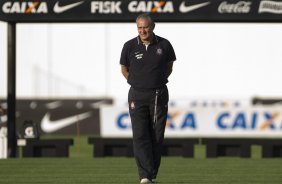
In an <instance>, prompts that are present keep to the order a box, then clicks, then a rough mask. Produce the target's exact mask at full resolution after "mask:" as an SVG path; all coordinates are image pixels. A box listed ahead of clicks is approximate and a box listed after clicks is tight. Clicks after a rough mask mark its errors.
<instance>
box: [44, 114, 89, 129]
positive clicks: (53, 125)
mask: <svg viewBox="0 0 282 184" xmlns="http://www.w3.org/2000/svg"><path fill="white" fill-rule="evenodd" d="M91 115H92V112H85V113H81V114H77V115H74V116H70V117H67V118H63V119H59V120H56V121H51V120H50V113H49V112H47V113H46V114H45V116H44V117H43V118H42V120H41V129H42V130H43V131H44V132H46V133H52V132H55V131H57V130H60V129H62V128H64V127H67V126H69V125H71V124H73V123H76V122H78V121H81V120H84V119H86V118H89V117H90V116H91Z"/></svg>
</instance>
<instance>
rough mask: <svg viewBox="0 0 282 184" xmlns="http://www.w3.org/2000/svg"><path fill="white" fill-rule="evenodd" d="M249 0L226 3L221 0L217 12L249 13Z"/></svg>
mask: <svg viewBox="0 0 282 184" xmlns="http://www.w3.org/2000/svg"><path fill="white" fill-rule="evenodd" d="M251 4H252V2H250V1H238V2H237V3H228V2H226V1H223V2H222V3H220V5H219V7H218V12H219V13H249V12H250V10H251Z"/></svg>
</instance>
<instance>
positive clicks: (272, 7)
mask: <svg viewBox="0 0 282 184" xmlns="http://www.w3.org/2000/svg"><path fill="white" fill-rule="evenodd" d="M264 12H267V13H275V14H282V2H281V1H279V2H278V1H261V2H260V5H259V13H264Z"/></svg>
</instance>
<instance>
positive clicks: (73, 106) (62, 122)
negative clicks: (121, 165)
mask: <svg viewBox="0 0 282 184" xmlns="http://www.w3.org/2000/svg"><path fill="white" fill-rule="evenodd" d="M112 102H113V101H112V99H107V98H105V99H104V98H101V99H98V98H97V99H96V98H95V99H60V98H56V99H18V100H17V102H16V129H17V130H16V131H17V134H18V136H23V134H26V133H27V132H23V131H25V130H24V128H25V127H24V126H25V125H24V124H25V123H32V124H35V125H36V126H37V128H38V132H39V134H40V135H43V134H52V135H76V134H77V132H78V131H79V133H80V134H84V135H94V134H96V135H99V133H100V132H99V131H100V117H99V108H100V106H101V105H104V104H112ZM0 104H1V106H2V107H3V108H7V103H6V101H5V100H4V99H0ZM0 118H1V123H0V127H2V126H7V115H5V116H1V117H0Z"/></svg>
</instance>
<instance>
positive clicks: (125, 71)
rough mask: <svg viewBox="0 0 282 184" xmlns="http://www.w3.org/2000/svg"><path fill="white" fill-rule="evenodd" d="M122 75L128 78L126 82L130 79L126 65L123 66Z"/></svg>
mask: <svg viewBox="0 0 282 184" xmlns="http://www.w3.org/2000/svg"><path fill="white" fill-rule="evenodd" d="M121 73H122V75H123V76H124V77H125V78H126V80H127V79H128V74H129V72H128V68H127V67H126V66H124V65H121Z"/></svg>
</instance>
